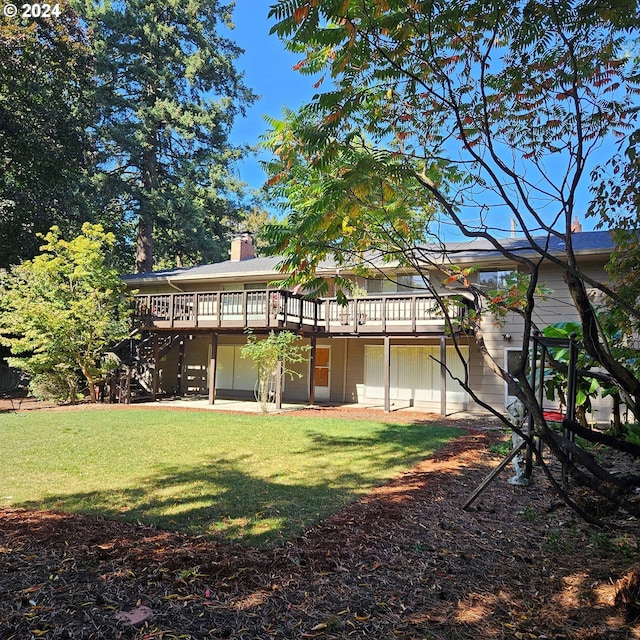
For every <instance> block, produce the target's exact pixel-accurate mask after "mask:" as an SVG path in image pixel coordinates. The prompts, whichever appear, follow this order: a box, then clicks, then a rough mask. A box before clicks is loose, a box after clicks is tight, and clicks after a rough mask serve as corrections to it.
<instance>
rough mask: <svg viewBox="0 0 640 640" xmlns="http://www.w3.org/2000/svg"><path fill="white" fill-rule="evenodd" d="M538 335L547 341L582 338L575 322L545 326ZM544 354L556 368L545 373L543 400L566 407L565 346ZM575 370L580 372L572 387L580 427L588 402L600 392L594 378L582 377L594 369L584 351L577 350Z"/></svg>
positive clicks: (590, 358) (567, 353)
mask: <svg viewBox="0 0 640 640" xmlns="http://www.w3.org/2000/svg"><path fill="white" fill-rule="evenodd" d="M542 335H543V336H545V337H547V338H564V339H566V340H569V339H570V338H571V337H573V338H574V339H575V340H578V341H579V340H580V339H581V338H582V325H581V324H580V323H579V322H557V323H555V324H552V325H549V326H547V327H545V328H544V329H543V330H542ZM548 355H549V356H550V357H551V358H553V360H554V361H555V363H557V364H559V365H560V368H557V367H553V368H551V369H548V370H546V372H545V380H544V386H545V390H546V397H547V399H548V400H555V399H556V397H558V398H559V399H560V402H561V404H563V405H564V406H567V398H566V390H567V384H568V382H567V380H568V377H567V376H568V373H567V367H568V366H569V348H568V347H566V348H565V347H550V348H549V350H548ZM576 367H577V369H578V370H579V371H580V372H581V374H580V375H578V376H577V381H576V382H577V385H576V407H577V409H578V413H579V418H580V421H581V422H582V424H583V426H587V425H586V414H587V413H589V412H590V411H591V399H592V398H595V397H596V396H597V395H598V394H599V392H601V391H602V382H601V381H599V380H597V379H596V378H593V377H589V376H588V375H585V372H588V371H589V370H590V369H592V368H595V367H597V363H596V362H595V361H594V359H593V358H592V357H591V356H590V355H589V354H588V353H586V352H585V350H584V348H580V349H579V350H578V357H577V360H576Z"/></svg>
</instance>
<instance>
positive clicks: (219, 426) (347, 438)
mask: <svg viewBox="0 0 640 640" xmlns="http://www.w3.org/2000/svg"><path fill="white" fill-rule="evenodd" d="M458 434H459V432H457V431H455V430H453V429H448V428H445V427H436V426H424V425H406V424H392V423H380V422H365V421H355V420H343V419H336V418H331V419H320V418H306V419H301V418H299V417H293V416H286V415H283V416H261V415H231V414H224V413H222V412H215V413H214V412H175V411H169V410H162V409H158V410H155V409H154V410H135V409H131V410H127V409H98V410H94V409H81V410H76V411H64V412H62V411H60V412H42V411H39V412H33V413H26V412H25V413H17V414H9V413H4V414H0V451H1V454H0V456H1V458H0V503H2V504H4V505H11V506H14V507H24V508H29V509H32V508H33V509H56V510H61V511H70V512H82V513H94V514H103V515H105V516H108V517H119V518H126V519H127V520H134V521H141V522H144V523H148V524H151V523H153V524H155V525H157V526H158V527H161V528H167V529H175V530H180V531H186V532H189V533H198V534H212V535H218V536H222V537H226V538H228V539H235V540H243V541H245V542H247V543H249V544H264V543H266V542H273V541H277V540H282V539H286V538H287V537H290V536H292V535H294V534H295V533H297V532H299V531H300V529H301V528H302V527H303V526H305V525H309V524H312V523H314V522H317V521H318V520H320V519H322V518H325V517H327V516H328V515H329V514H331V513H334V512H336V511H337V510H339V509H340V507H342V506H343V505H345V504H347V503H349V502H351V501H353V500H355V499H357V498H358V496H360V495H362V494H364V493H366V492H367V491H369V490H370V489H371V488H372V487H374V486H376V485H379V484H381V483H383V482H384V481H385V480H387V479H388V478H391V477H392V476H394V475H396V474H398V473H400V472H401V471H403V470H404V469H407V468H408V467H410V466H411V465H413V464H415V463H416V462H418V461H419V460H421V459H422V458H425V457H427V456H428V455H430V454H431V453H433V451H434V450H436V449H437V448H439V447H441V446H442V445H444V444H445V443H446V442H447V441H448V440H449V439H451V438H452V437H455V436H456V435H458Z"/></svg>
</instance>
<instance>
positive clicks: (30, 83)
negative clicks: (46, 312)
mask: <svg viewBox="0 0 640 640" xmlns="http://www.w3.org/2000/svg"><path fill="white" fill-rule="evenodd" d="M56 6H57V7H58V8H59V13H58V12H57V11H56V13H57V15H51V16H50V17H39V18H37V19H36V18H31V19H24V18H21V17H18V16H17V17H11V18H9V17H5V16H0V267H7V266H9V265H11V264H16V263H18V262H20V261H21V260H24V259H26V258H31V257H33V256H34V255H35V254H36V253H37V251H38V247H39V245H40V240H39V239H38V237H37V234H38V233H45V232H46V231H47V230H48V229H49V228H50V227H51V226H52V225H54V224H57V225H58V226H60V228H61V229H63V230H65V231H69V232H78V231H79V230H80V226H81V224H82V222H83V221H84V220H85V219H86V218H87V216H88V213H87V210H86V206H85V205H86V202H87V199H86V197H85V195H84V193H83V191H84V187H85V186H86V184H87V175H88V172H89V169H90V168H91V164H92V159H91V154H90V152H91V140H90V136H89V134H88V127H89V125H90V123H91V122H92V120H93V117H94V110H93V105H92V96H93V89H94V85H93V75H94V68H93V55H92V52H91V48H90V46H89V42H88V40H87V38H86V34H85V31H84V30H83V28H82V27H81V25H80V24H79V22H78V17H77V15H76V14H75V12H74V11H73V10H72V9H71V7H69V6H68V4H67V3H66V2H64V1H63V2H60V3H58V5H56Z"/></svg>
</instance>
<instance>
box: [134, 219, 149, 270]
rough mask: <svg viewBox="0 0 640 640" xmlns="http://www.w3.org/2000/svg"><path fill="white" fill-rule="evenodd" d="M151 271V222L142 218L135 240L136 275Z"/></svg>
mask: <svg viewBox="0 0 640 640" xmlns="http://www.w3.org/2000/svg"><path fill="white" fill-rule="evenodd" d="M149 271H153V221H152V220H149V219H145V218H143V217H142V216H141V217H140V220H139V221H138V236H137V239H136V273H147V272H149Z"/></svg>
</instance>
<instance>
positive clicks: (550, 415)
mask: <svg viewBox="0 0 640 640" xmlns="http://www.w3.org/2000/svg"><path fill="white" fill-rule="evenodd" d="M543 415H544V419H545V420H550V421H551V422H562V421H563V420H564V413H562V412H561V411H544V412H543Z"/></svg>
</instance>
